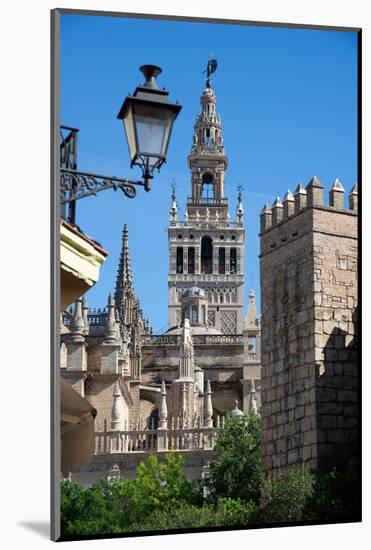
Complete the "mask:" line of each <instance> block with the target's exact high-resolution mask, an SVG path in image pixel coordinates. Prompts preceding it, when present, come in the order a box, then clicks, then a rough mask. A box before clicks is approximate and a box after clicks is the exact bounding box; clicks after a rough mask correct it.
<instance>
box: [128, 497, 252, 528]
mask: <svg viewBox="0 0 371 550" xmlns="http://www.w3.org/2000/svg"><path fill="white" fill-rule="evenodd" d="M256 509H257V506H256V504H254V503H253V502H247V503H246V502H242V501H240V500H232V499H220V500H219V501H218V502H217V504H204V505H203V506H195V505H192V504H183V505H181V506H180V507H178V508H175V509H173V510H170V509H169V510H156V511H154V512H153V513H152V514H151V515H150V516H148V517H146V518H145V519H144V520H143V521H142V522H139V523H136V524H133V525H132V526H131V527H130V530H132V531H154V530H166V529H194V528H207V527H223V526H228V525H247V524H248V523H251V522H252V521H253V520H254V518H255V515H256Z"/></svg>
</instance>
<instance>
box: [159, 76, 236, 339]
mask: <svg viewBox="0 0 371 550" xmlns="http://www.w3.org/2000/svg"><path fill="white" fill-rule="evenodd" d="M188 165H189V168H190V170H191V196H189V197H188V200H187V207H186V211H185V215H184V220H183V221H181V220H180V219H179V212H178V204H177V202H176V197H175V189H174V191H173V195H172V206H171V208H170V224H169V229H168V238H169V252H170V266H169V277H168V284H169V325H170V327H173V326H176V325H179V324H180V322H181V307H180V298H181V296H182V294H183V293H184V292H185V291H186V290H187V289H189V288H191V287H199V288H201V289H203V290H204V291H205V294H206V297H207V301H208V314H207V315H208V319H207V323H208V325H209V326H211V327H213V328H215V329H217V330H218V331H220V332H222V333H224V334H242V331H243V313H242V308H243V298H244V273H243V271H244V270H243V250H244V239H245V230H244V227H243V206H242V197H241V191H239V195H238V201H237V208H236V218H235V221H230V216H229V210H228V199H227V197H226V196H225V191H224V183H225V172H226V170H227V167H228V158H227V156H226V154H225V151H224V144H223V137H222V126H221V119H220V116H219V115H218V113H217V111H216V95H215V92H214V90H213V89H212V88H211V82H210V79H208V80H207V82H206V88H205V89H204V90H203V92H202V95H201V113H200V114H199V115H198V116H197V117H196V123H195V125H194V134H193V145H192V149H191V154H190V155H189V156H188ZM191 324H192V320H191Z"/></svg>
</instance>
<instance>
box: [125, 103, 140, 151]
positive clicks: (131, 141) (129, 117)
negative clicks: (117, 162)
mask: <svg viewBox="0 0 371 550" xmlns="http://www.w3.org/2000/svg"><path fill="white" fill-rule="evenodd" d="M124 126H125V132H126V140H127V142H128V146H129V154H130V160H133V159H134V158H135V155H136V152H137V147H136V142H135V128H134V120H133V110H132V107H131V106H130V107H129V109H128V110H127V113H126V115H125V118H124Z"/></svg>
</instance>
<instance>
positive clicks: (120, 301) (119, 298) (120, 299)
mask: <svg viewBox="0 0 371 550" xmlns="http://www.w3.org/2000/svg"><path fill="white" fill-rule="evenodd" d="M128 294H131V295H132V296H134V287H133V276H132V271H131V263H130V254H129V235H128V226H127V224H125V225H124V229H123V232H122V248H121V255H120V261H119V267H118V270H117V277H116V288H115V304H116V308H117V310H118V312H119V318H120V326H121V329H123V327H124V325H125V307H127V304H126V303H125V302H126V298H127V295H128ZM122 336H123V338H124V335H123V334H122Z"/></svg>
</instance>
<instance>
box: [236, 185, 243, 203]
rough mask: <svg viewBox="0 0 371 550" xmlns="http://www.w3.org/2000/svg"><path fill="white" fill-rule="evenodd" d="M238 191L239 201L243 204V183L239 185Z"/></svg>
mask: <svg viewBox="0 0 371 550" xmlns="http://www.w3.org/2000/svg"><path fill="white" fill-rule="evenodd" d="M237 191H238V200H239V201H240V202H241V200H242V191H243V185H241V182H239V183H238V185H237Z"/></svg>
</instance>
